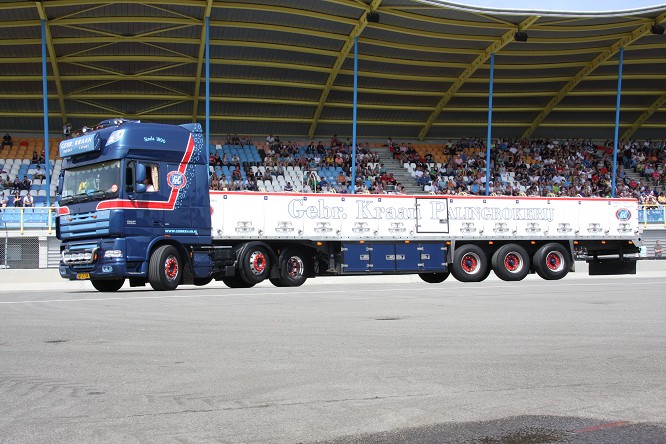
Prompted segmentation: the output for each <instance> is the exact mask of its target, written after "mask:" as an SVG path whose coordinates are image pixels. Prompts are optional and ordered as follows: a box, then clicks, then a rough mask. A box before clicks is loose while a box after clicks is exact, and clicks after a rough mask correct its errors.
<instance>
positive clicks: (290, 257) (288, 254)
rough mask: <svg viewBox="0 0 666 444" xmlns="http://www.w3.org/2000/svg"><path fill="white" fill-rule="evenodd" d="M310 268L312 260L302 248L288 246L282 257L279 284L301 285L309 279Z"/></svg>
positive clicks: (285, 285) (283, 285)
mask: <svg viewBox="0 0 666 444" xmlns="http://www.w3.org/2000/svg"><path fill="white" fill-rule="evenodd" d="M309 268H310V261H309V259H308V258H307V256H306V255H305V254H303V251H302V250H299V249H296V248H287V250H286V251H285V252H284V254H283V255H282V258H281V259H280V277H279V278H278V282H279V283H280V285H279V286H282V287H300V286H301V285H303V284H304V283H305V281H307V280H308V276H307V275H308V270H309ZM274 285H275V284H274ZM276 287H277V285H276Z"/></svg>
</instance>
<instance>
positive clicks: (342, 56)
mask: <svg viewBox="0 0 666 444" xmlns="http://www.w3.org/2000/svg"><path fill="white" fill-rule="evenodd" d="M381 2H382V0H372V3H370V5H369V7H368V9H366V10H365V11H364V12H363V14H361V17H360V18H359V19H358V21H357V22H356V24H355V26H354V29H352V32H351V34H349V36H348V37H347V41H345V43H344V45H342V49H341V50H340V53H339V54H338V58H337V59H336V60H335V63H334V64H333V68H332V69H331V72H330V73H329V75H328V79H327V80H326V84H325V85H324V90H323V91H322V92H321V96H320V97H319V103H318V104H317V109H316V110H315V113H314V116H313V117H312V123H311V124H310V129H309V130H308V138H310V139H311V138H312V137H314V134H315V130H316V129H317V124H318V123H319V118H320V117H321V112H322V111H323V110H324V105H326V100H327V99H328V95H329V93H330V92H331V88H332V87H333V84H334V83H335V79H336V78H337V77H338V73H339V72H340V70H341V69H342V65H343V64H344V63H345V60H347V56H348V55H349V51H351V49H352V48H353V47H354V38H355V37H358V36H359V35H361V33H362V32H363V30H364V29H365V27H366V26H368V12H371V11H376V10H377V8H379V4H380V3H381Z"/></svg>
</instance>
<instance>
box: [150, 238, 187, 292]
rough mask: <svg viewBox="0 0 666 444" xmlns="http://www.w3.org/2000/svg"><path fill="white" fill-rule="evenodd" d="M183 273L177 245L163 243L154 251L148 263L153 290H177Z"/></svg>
mask: <svg viewBox="0 0 666 444" xmlns="http://www.w3.org/2000/svg"><path fill="white" fill-rule="evenodd" d="M182 275H183V265H182V260H181V258H180V254H178V250H176V247H174V246H173V245H162V246H161V247H158V248H157V249H156V250H155V251H153V254H152V255H151V256H150V263H149V265H148V282H149V283H150V286H151V287H153V290H157V291H165V290H175V289H176V288H178V284H180V280H181V277H182Z"/></svg>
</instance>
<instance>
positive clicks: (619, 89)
mask: <svg viewBox="0 0 666 444" xmlns="http://www.w3.org/2000/svg"><path fill="white" fill-rule="evenodd" d="M623 63H624V47H622V48H620V62H619V66H618V72H617V101H616V102H615V137H614V142H613V179H612V181H611V184H612V185H611V187H613V189H612V190H611V196H612V197H615V195H616V194H617V193H616V192H615V188H616V186H617V184H616V182H617V146H618V140H617V138H618V133H619V131H620V98H621V97H622V64H623Z"/></svg>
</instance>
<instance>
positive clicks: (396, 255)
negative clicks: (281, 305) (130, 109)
mask: <svg viewBox="0 0 666 444" xmlns="http://www.w3.org/2000/svg"><path fill="white" fill-rule="evenodd" d="M59 149H60V156H61V157H62V158H63V173H62V176H61V179H60V186H59V189H60V190H59V191H60V193H61V198H60V202H59V204H60V208H59V212H58V218H57V222H56V233H57V236H58V238H59V239H60V240H61V241H62V242H61V262H60V275H61V276H62V277H63V278H65V279H69V280H90V281H91V283H92V285H93V286H94V287H95V288H96V289H97V290H99V291H104V292H111V291H117V290H119V289H120V288H121V287H122V286H123V284H124V283H125V282H126V281H129V284H130V286H145V285H146V284H150V285H151V286H152V288H153V289H155V290H174V289H176V288H177V287H178V286H179V285H181V284H184V285H187V284H189V285H206V284H208V283H209V282H211V281H212V280H216V281H220V280H221V281H223V282H224V283H225V284H226V285H227V286H229V287H232V288H247V287H252V286H254V285H256V284H258V283H260V282H262V281H264V280H266V279H268V280H269V281H270V282H271V283H272V284H274V285H276V286H283V287H284V286H299V285H302V284H303V283H304V282H305V281H306V280H307V279H308V278H313V277H316V276H340V275H372V274H374V275H381V274H418V275H419V276H420V277H421V278H422V279H423V280H424V281H426V282H429V283H439V282H442V281H444V280H445V279H446V278H447V277H448V276H449V275H450V274H451V275H453V276H454V277H455V278H456V279H458V280H459V281H463V282H480V281H483V280H484V279H485V278H486V277H488V275H489V273H490V272H491V271H493V272H494V273H495V274H496V275H497V276H498V277H499V278H500V279H503V280H506V281H520V280H522V279H524V278H525V277H526V276H527V275H528V274H530V273H537V274H538V275H539V276H540V277H542V278H544V279H548V280H555V279H561V278H563V277H564V276H566V275H567V273H568V272H570V271H574V268H575V267H574V264H575V263H574V259H575V256H574V253H575V251H576V250H577V249H579V248H580V249H583V250H585V251H586V252H587V257H588V259H587V261H588V262H589V272H590V274H630V273H635V272H636V262H635V253H636V252H637V251H639V245H640V239H639V227H638V219H637V216H638V208H637V203H636V201H635V200H632V199H586V198H537V197H506V196H502V197H482V196H445V195H444V196H439V195H422V196H421V195H419V196H416V195H415V196H403V195H370V194H312V193H309V194H305V193H300V192H282V193H279V192H277V193H274V192H227V191H211V190H209V172H210V171H209V165H208V161H209V152H208V148H207V147H206V146H205V143H204V137H203V134H202V131H201V126H200V125H199V124H185V125H180V126H179V125H162V124H153V123H141V122H135V121H124V120H115V121H114V120H111V121H105V122H102V124H100V126H99V127H98V128H97V129H95V130H94V131H91V132H88V133H86V134H83V135H81V136H79V137H76V138H73V139H69V140H65V141H63V142H61V144H60V147H59Z"/></svg>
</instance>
